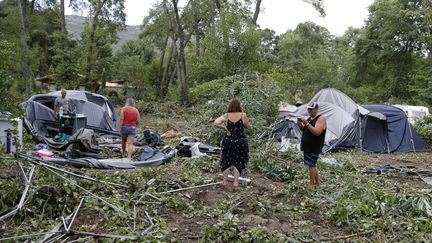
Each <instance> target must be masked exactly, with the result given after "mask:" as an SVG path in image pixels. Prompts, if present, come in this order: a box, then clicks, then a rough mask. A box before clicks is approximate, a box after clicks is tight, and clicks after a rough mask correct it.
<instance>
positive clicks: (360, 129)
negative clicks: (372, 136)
mask: <svg viewBox="0 0 432 243" xmlns="http://www.w3.org/2000/svg"><path fill="white" fill-rule="evenodd" d="M361 120H362V119H361V117H360V116H359V136H360V152H363V137H362V122H361Z"/></svg>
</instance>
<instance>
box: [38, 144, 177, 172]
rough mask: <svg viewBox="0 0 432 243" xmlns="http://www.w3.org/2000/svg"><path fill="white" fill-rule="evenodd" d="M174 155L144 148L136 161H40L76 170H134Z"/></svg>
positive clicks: (82, 159)
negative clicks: (71, 167) (67, 166)
mask: <svg viewBox="0 0 432 243" xmlns="http://www.w3.org/2000/svg"><path fill="white" fill-rule="evenodd" d="M175 155H176V151H175V150H172V149H170V148H167V149H163V150H158V149H156V148H151V147H145V148H144V149H143V152H142V154H141V156H140V158H139V160H137V161H131V160H129V159H96V158H88V157H86V158H76V159H65V158H52V157H42V158H41V159H42V160H43V161H46V162H50V163H53V164H58V165H69V166H73V167H77V168H96V169H135V168H142V167H154V166H159V165H162V164H165V163H167V162H168V161H170V160H171V159H172V158H174V157H175Z"/></svg>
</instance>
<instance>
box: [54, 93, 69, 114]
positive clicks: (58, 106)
mask: <svg viewBox="0 0 432 243" xmlns="http://www.w3.org/2000/svg"><path fill="white" fill-rule="evenodd" d="M67 112H72V106H71V104H70V101H69V99H68V98H66V90H65V89H62V90H61V91H60V96H59V97H57V98H56V99H55V100H54V113H55V115H56V117H57V118H60V116H62V115H63V113H67Z"/></svg>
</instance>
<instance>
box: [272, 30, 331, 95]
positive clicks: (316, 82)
mask: <svg viewBox="0 0 432 243" xmlns="http://www.w3.org/2000/svg"><path fill="white" fill-rule="evenodd" d="M331 40H332V36H331V35H330V33H329V32H328V30H327V29H326V28H324V27H321V26H319V25H316V24H315V23H312V22H305V23H300V24H298V25H297V28H296V29H295V30H293V31H291V30H290V31H287V32H286V33H285V34H284V35H282V36H281V38H280V40H279V42H278V45H277V47H276V53H277V54H276V55H277V57H278V66H279V68H280V70H284V72H287V74H288V75H289V77H290V78H287V82H289V83H287V84H286V85H285V86H287V85H290V84H291V83H293V84H294V83H296V84H297V85H294V89H291V92H300V93H302V91H306V92H315V91H317V90H318V89H320V88H322V87H325V86H329V85H331V84H332V81H334V80H335V79H336V74H335V71H336V66H335V64H334V63H333V62H332V61H331V52H330V51H331V48H330V47H331ZM301 86H303V87H301ZM302 94H304V93H302ZM292 95H295V93H292ZM304 95H305V96H306V97H307V96H310V94H304Z"/></svg>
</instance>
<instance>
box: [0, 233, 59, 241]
mask: <svg viewBox="0 0 432 243" xmlns="http://www.w3.org/2000/svg"><path fill="white" fill-rule="evenodd" d="M60 232H61V231H57V232H55V233H60ZM47 233H49V232H41V233H32V234H28V235H18V236H11V237H6V238H0V242H1V241H6V240H17V239H24V238H32V237H34V236H39V235H45V234H47Z"/></svg>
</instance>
